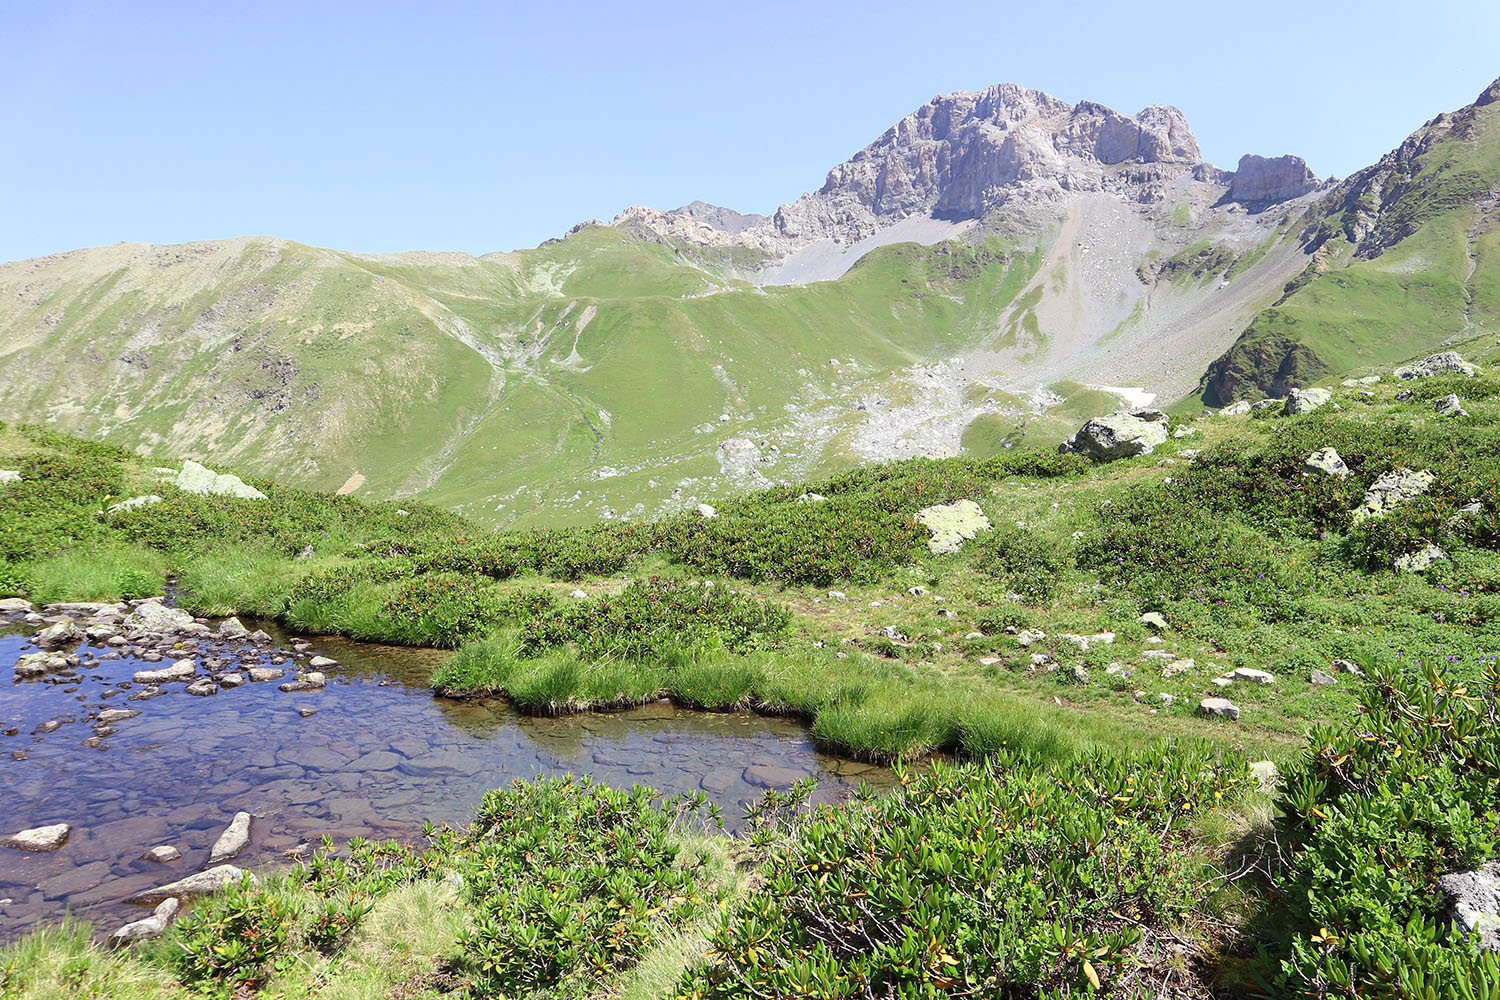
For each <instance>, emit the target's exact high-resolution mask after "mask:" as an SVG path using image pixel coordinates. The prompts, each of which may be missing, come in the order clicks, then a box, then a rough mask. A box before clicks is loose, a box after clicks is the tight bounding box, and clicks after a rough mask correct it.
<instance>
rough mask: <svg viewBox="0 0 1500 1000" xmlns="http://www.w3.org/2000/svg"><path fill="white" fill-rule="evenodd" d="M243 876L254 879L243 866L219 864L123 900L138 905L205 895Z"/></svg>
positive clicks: (231, 883)
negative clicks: (173, 898)
mask: <svg viewBox="0 0 1500 1000" xmlns="http://www.w3.org/2000/svg"><path fill="white" fill-rule="evenodd" d="M245 876H249V878H250V879H251V880H252V881H253V880H254V879H255V876H254V875H251V874H250V873H249V872H247V871H245V870H244V869H243V868H236V867H235V866H234V865H219V866H218V867H217V868H210V869H208V870H207V871H202V872H198V873H197V874H196V875H189V876H188V877H187V878H183V879H178V880H177V881H176V882H170V883H168V884H167V885H163V886H158V887H157V888H155V889H147V890H145V891H144V892H138V893H136V894H135V895H134V896H130V897H128V898H127V899H126V900H125V902H127V903H130V904H132V905H136V906H140V905H143V904H144V905H152V904H155V903H160V902H161V901H162V900H165V899H170V898H171V897H173V896H177V897H178V898H182V899H186V898H188V897H190V896H207V895H209V894H210V893H214V892H218V891H219V890H220V889H222V888H224V887H225V886H226V885H233V884H234V883H236V882H238V881H239V880H240V879H241V878H243V877H245Z"/></svg>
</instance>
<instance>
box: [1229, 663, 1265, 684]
mask: <svg viewBox="0 0 1500 1000" xmlns="http://www.w3.org/2000/svg"><path fill="white" fill-rule="evenodd" d="M1224 676H1225V677H1228V678H1229V679H1230V680H1233V681H1246V682H1248V683H1250V684H1275V683H1276V677H1275V675H1274V674H1268V673H1266V672H1265V671H1264V670H1256V669H1254V668H1253V667H1240V668H1238V669H1236V670H1231V671H1229V673H1227V674H1225V675H1224Z"/></svg>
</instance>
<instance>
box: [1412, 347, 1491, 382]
mask: <svg viewBox="0 0 1500 1000" xmlns="http://www.w3.org/2000/svg"><path fill="white" fill-rule="evenodd" d="M1455 372H1456V373H1458V374H1461V375H1478V374H1479V369H1478V368H1475V367H1474V366H1473V365H1471V364H1469V363H1468V362H1467V361H1465V360H1464V359H1463V358H1462V357H1460V356H1459V354H1458V352H1457V351H1443V352H1441V353H1439V354H1432V355H1429V356H1428V357H1425V358H1423V359H1422V360H1421V361H1417V362H1414V363H1412V364H1409V365H1404V366H1402V367H1400V368H1397V369H1396V370H1395V371H1394V372H1393V373H1392V374H1394V375H1395V376H1396V377H1397V378H1399V379H1408V380H1410V379H1414V378H1427V377H1428V376H1429V375H1451V374H1453V373H1455Z"/></svg>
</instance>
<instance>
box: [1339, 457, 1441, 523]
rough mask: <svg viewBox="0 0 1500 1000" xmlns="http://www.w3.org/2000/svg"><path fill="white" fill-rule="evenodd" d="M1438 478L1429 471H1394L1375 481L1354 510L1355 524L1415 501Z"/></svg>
mask: <svg viewBox="0 0 1500 1000" xmlns="http://www.w3.org/2000/svg"><path fill="white" fill-rule="evenodd" d="M1436 479H1437V477H1436V476H1435V475H1433V474H1432V471H1431V470H1429V469H1422V470H1421V471H1419V472H1413V471H1412V470H1411V469H1393V470H1391V471H1390V472H1387V473H1386V474H1385V475H1383V476H1381V477H1380V478H1379V479H1377V480H1375V482H1374V483H1372V484H1371V485H1370V488H1369V489H1368V490H1366V491H1365V497H1364V500H1363V501H1362V502H1361V503H1360V505H1359V506H1358V507H1356V508H1355V509H1354V518H1353V520H1354V523H1355V524H1358V523H1359V522H1361V521H1363V520H1365V519H1366V518H1371V517H1380V516H1381V515H1382V514H1385V513H1386V512H1388V511H1390V510H1392V509H1394V508H1396V507H1399V506H1400V505H1401V504H1403V503H1406V502H1407V501H1408V500H1414V499H1416V498H1417V497H1419V496H1421V495H1422V494H1424V493H1426V492H1427V491H1428V490H1429V489H1431V488H1432V484H1433V481H1434V480H1436Z"/></svg>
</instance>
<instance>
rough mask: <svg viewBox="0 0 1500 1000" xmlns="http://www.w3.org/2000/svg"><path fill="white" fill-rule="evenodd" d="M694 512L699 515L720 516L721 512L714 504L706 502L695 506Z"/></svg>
mask: <svg viewBox="0 0 1500 1000" xmlns="http://www.w3.org/2000/svg"><path fill="white" fill-rule="evenodd" d="M693 513H694V514H697V515H698V516H699V517H718V516H719V512H718V511H717V510H715V509H714V508H713V506H712V505H710V504H706V503H700V504H699V505H698V506H696V507H694V508H693Z"/></svg>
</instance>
